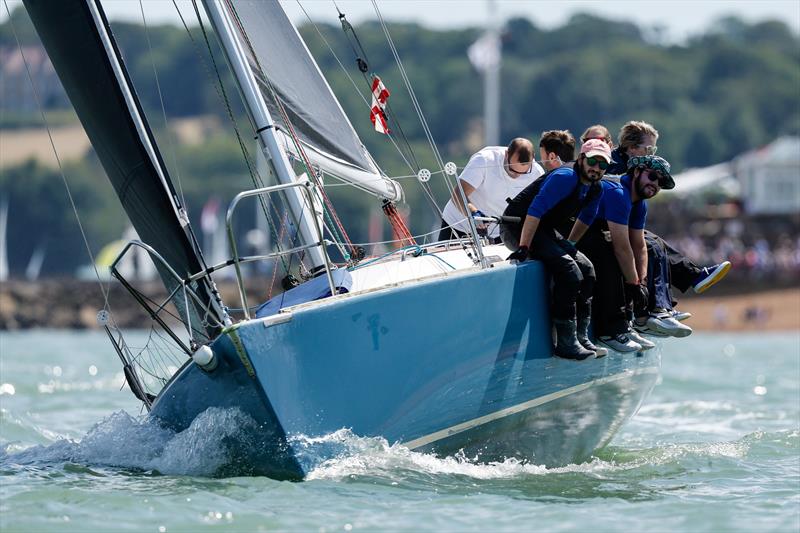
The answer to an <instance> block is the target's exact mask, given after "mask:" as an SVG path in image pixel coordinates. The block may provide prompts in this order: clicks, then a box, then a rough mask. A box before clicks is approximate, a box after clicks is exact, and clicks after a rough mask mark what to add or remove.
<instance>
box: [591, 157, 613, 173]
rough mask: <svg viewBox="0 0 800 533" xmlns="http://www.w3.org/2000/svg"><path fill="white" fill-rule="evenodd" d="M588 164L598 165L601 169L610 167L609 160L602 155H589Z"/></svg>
mask: <svg viewBox="0 0 800 533" xmlns="http://www.w3.org/2000/svg"><path fill="white" fill-rule="evenodd" d="M586 164H587V165H589V166H590V167H593V166H595V165H596V166H598V167H599V168H600V170H605V169H607V168H608V161H606V160H605V159H603V158H600V157H587V158H586Z"/></svg>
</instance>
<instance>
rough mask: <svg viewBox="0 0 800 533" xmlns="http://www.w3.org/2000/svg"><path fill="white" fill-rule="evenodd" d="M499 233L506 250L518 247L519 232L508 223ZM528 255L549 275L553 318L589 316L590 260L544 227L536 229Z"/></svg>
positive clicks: (566, 318)
mask: <svg viewBox="0 0 800 533" xmlns="http://www.w3.org/2000/svg"><path fill="white" fill-rule="evenodd" d="M500 236H501V237H502V240H503V243H504V244H505V245H506V247H507V248H509V249H510V250H516V249H517V247H518V246H519V234H518V233H517V232H515V231H514V230H513V229H511V228H509V226H507V225H502V226H501V227H500ZM529 256H530V257H531V258H532V259H536V260H539V261H541V262H542V263H544V266H545V268H547V271H548V272H549V273H550V276H551V277H552V278H553V295H552V299H551V306H550V308H551V313H552V315H553V318H554V319H555V320H574V319H575V318H576V316H589V314H590V313H591V309H592V291H593V290H594V282H595V274H594V267H593V266H592V262H591V261H589V259H588V258H587V257H586V256H585V255H584V254H582V253H581V252H579V251H577V250H576V249H575V247H574V246H572V245H571V244H570V243H569V242H567V240H566V239H564V238H563V237H562V236H561V235H560V234H559V233H558V232H557V231H555V230H553V229H551V228H547V227H539V229H538V230H537V231H536V234H535V235H534V237H533V242H532V243H531V246H530V252H529Z"/></svg>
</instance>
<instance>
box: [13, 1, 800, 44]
mask: <svg viewBox="0 0 800 533" xmlns="http://www.w3.org/2000/svg"><path fill="white" fill-rule="evenodd" d="M3 1H4V2H5V1H7V2H8V6H9V8H11V9H13V8H14V6H16V5H18V4H20V3H21V2H20V1H19V0H3ZM177 1H178V5H179V6H180V7H181V10H182V11H183V12H184V13H191V2H189V1H187V0H177ZM139 2H140V0H105V1H103V6H104V8H105V10H106V13H107V14H108V16H109V18H110V19H111V20H121V19H123V20H128V21H135V22H141V20H142V14H141V11H140V5H139ZM141 2H142V4H143V6H144V11H145V15H146V17H147V22H148V24H154V23H165V22H166V23H175V24H178V23H179V19H178V17H177V15H176V12H175V7H174V6H173V4H172V1H171V0H141ZM281 3H282V4H283V5H284V7H285V9H286V10H287V12H288V13H289V15H290V16H291V17H292V20H294V21H295V23H301V22H305V21H306V20H307V19H306V18H305V15H303V13H302V11H301V10H300V8H299V7H298V2H297V0H281ZM300 3H301V4H302V6H303V7H304V8H305V10H306V11H308V12H309V13H311V14H312V18H314V19H315V20H319V21H324V22H331V23H336V22H337V20H336V9H335V7H334V4H333V0H300ZM377 3H378V7H379V8H380V11H381V14H382V15H383V17H384V18H385V19H387V20H392V21H413V22H418V23H421V24H424V25H425V26H428V27H431V28H459V27H466V26H479V25H482V24H485V23H486V20H487V19H488V18H489V12H490V11H489V7H488V6H489V5H493V6H494V8H493V9H492V11H491V12H492V14H493V16H494V17H495V20H496V21H497V22H498V23H499V22H502V21H504V20H507V19H508V18H513V17H519V16H522V17H525V18H528V19H530V20H532V21H533V22H534V24H535V25H536V26H539V27H542V28H553V27H558V26H561V25H562V24H564V23H565V22H566V21H567V20H568V19H569V18H570V16H572V15H573V14H575V13H581V12H583V13H593V14H597V15H601V16H603V17H605V18H610V19H612V20H616V19H620V20H626V21H630V22H634V23H636V24H638V25H640V26H642V27H645V28H647V27H654V26H662V27H663V28H664V29H665V34H664V40H665V41H667V42H674V43H680V42H684V41H685V40H686V39H687V38H688V37H690V36H692V35H695V34H698V33H703V32H704V31H706V29H707V28H708V27H709V26H711V25H712V24H713V23H714V21H716V20H718V19H719V18H721V17H725V16H728V15H735V16H738V17H740V18H742V19H744V20H747V21H749V22H755V21H761V20H767V19H777V20H782V21H784V22H786V23H787V24H788V25H789V26H790V27H791V28H792V29H793V30H794V31H795V33H798V34H800V0H658V1H656V0H550V1H544V0H377ZM336 4H337V5H338V6H339V8H340V9H341V10H342V11H343V12H344V13H345V14H346V15H347V18H348V20H349V21H350V22H351V23H359V22H362V21H364V20H371V19H375V18H376V15H375V9H374V7H373V5H372V2H371V1H370V0H336ZM5 18H6V11H5V7H3V8H2V9H0V20H3V19H5Z"/></svg>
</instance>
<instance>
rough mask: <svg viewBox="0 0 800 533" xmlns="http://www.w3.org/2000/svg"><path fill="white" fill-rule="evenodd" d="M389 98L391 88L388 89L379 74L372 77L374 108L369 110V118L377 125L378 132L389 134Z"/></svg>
mask: <svg viewBox="0 0 800 533" xmlns="http://www.w3.org/2000/svg"><path fill="white" fill-rule="evenodd" d="M388 99H389V89H387V88H386V87H385V86H384V85H383V82H382V81H381V79H380V78H379V77H378V76H374V77H373V78H372V108H371V109H370V111H369V119H370V121H372V124H373V125H374V126H375V131H377V132H378V133H385V134H388V133H390V132H389V125H388V124H387V122H386V112H385V111H384V110H385V109H386V100H388Z"/></svg>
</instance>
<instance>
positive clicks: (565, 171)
mask: <svg viewBox="0 0 800 533" xmlns="http://www.w3.org/2000/svg"><path fill="white" fill-rule="evenodd" d="M572 145H573V146H574V139H573V140H572ZM610 161H611V149H610V148H609V146H608V145H607V144H606V143H604V142H603V141H599V140H592V141H590V142H587V143H585V144H584V145H583V147H582V148H581V154H580V156H579V158H578V160H577V161H576V162H575V164H574V167H573V168H570V167H568V166H562V167H560V168H557V169H556V170H553V171H552V172H550V173H549V174H548V175H546V176H543V177H542V178H540V179H538V180H536V181H535V182H534V183H533V184H531V185H530V186H529V187H528V188H526V190H524V191H522V192H521V193H520V194H519V195H518V196H517V197H516V198H514V199H513V200H511V201H510V202H509V205H508V207H507V208H506V211H505V213H504V214H505V215H506V216H521V215H525V219H524V220H525V221H524V224H522V225H521V227H520V225H518V224H517V225H503V230H502V239H503V243H504V244H505V245H506V247H508V248H509V249H512V250H515V251H514V253H512V254H511V255H510V256H509V259H516V260H517V261H520V262H522V261H525V260H526V259H528V258H529V257H530V258H533V259H538V260H540V261H542V262H543V263H544V264H545V266H546V267H547V270H548V271H549V273H550V275H551V276H552V278H553V294H552V299H551V310H552V316H553V322H554V324H555V327H556V334H557V342H556V347H555V352H554V353H555V355H557V356H559V357H564V358H568V359H579V360H580V359H586V358H587V357H590V356H592V355H595V356H597V355H605V353H607V352H605V351H598V348H597V347H596V346H594V345H593V344H592V343H591V341H590V340H589V337H588V329H589V319H590V316H591V306H592V291H593V289H594V282H595V271H594V267H593V266H592V263H591V262H590V261H589V259H588V258H587V257H586V256H585V255H584V254H583V253H581V252H579V251H578V250H577V249H576V248H575V243H576V242H577V241H578V240H579V239H580V238H581V237H582V236H583V235H584V233H586V230H587V229H588V228H589V226H590V225H591V224H592V222H593V221H594V218H595V216H596V215H597V209H598V206H599V202H600V198H601V196H602V188H601V186H600V184H599V182H600V180H601V179H602V177H603V174H604V172H605V169H606V167H607V166H608V164H609V162H610ZM526 204H527V205H526ZM576 216H577V219H576V220H575V221H574V223H573V224H572V226H571V228H569V230H568V231H569V233H568V237H566V238H565V237H564V232H566V231H567V226H569V223H570V221H571V220H572V219H573V218H574V217H576Z"/></svg>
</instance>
